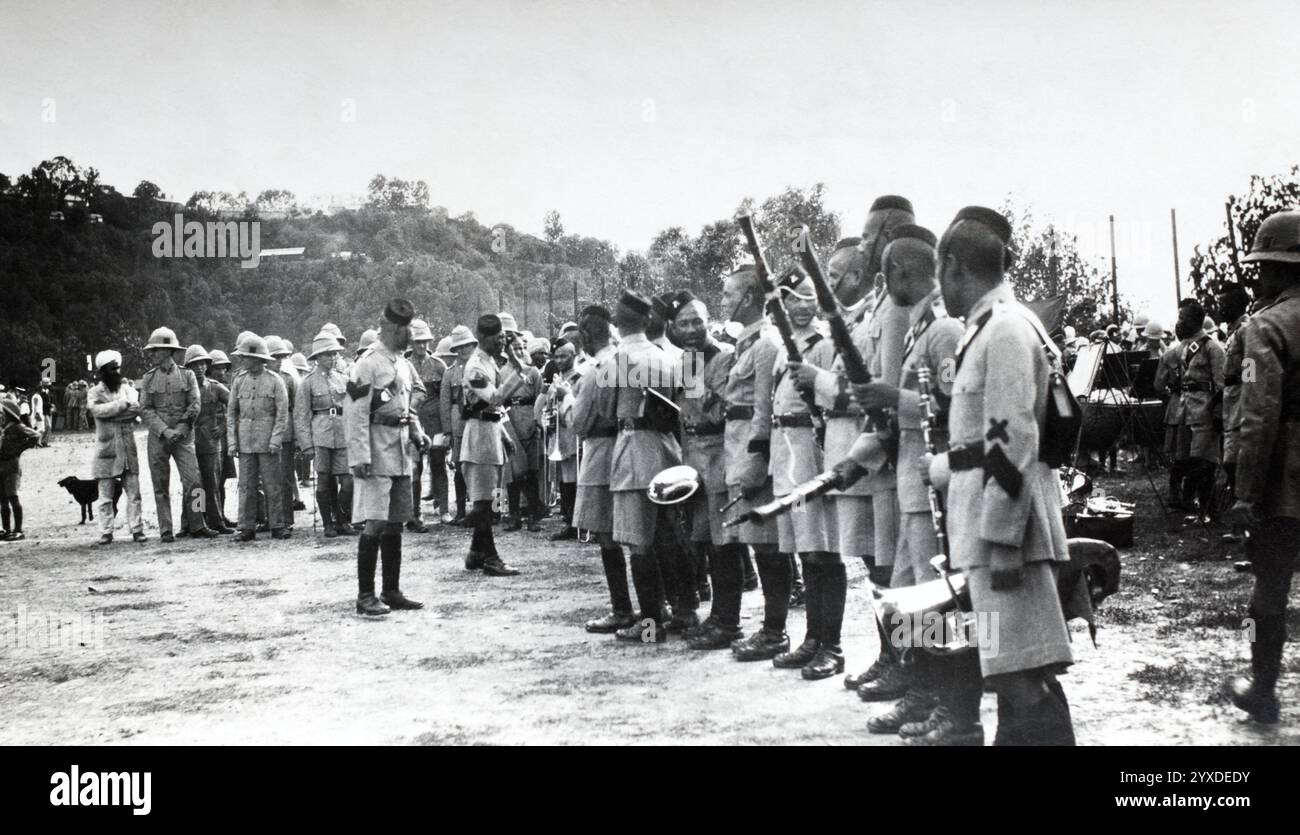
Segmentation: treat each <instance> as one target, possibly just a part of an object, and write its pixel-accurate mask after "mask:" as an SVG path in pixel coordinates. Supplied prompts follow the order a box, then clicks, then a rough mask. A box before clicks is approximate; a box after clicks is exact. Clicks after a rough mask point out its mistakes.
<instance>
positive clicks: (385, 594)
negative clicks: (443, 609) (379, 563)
mask: <svg viewBox="0 0 1300 835" xmlns="http://www.w3.org/2000/svg"><path fill="white" fill-rule="evenodd" d="M379 554H380V557H381V558H382V560H383V577H384V590H383V591H382V592H381V593H380V595H379V599H380V600H382V601H383V602H384V604H385V605H387V606H388V607H389V608H390V609H423V608H424V604H423V603H420V602H418V601H415V600H411V599H410V598H408V597H407V596H406V595H404V594H402V588H401V583H400V580H401V578H402V534H401V531H400V530H398V531H384V533H383V535H382V536H380V537H379Z"/></svg>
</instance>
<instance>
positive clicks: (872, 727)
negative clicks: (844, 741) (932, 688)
mask: <svg viewBox="0 0 1300 835" xmlns="http://www.w3.org/2000/svg"><path fill="white" fill-rule="evenodd" d="M937 704H938V702H937V700H936V699H935V698H934V697H933V696H931V695H930V694H929V693H923V692H921V691H920V690H918V689H916V688H915V687H913V688H910V689H909V690H908V691H907V692H906V693H904V694H903V698H902V699H899V701H898V703H897V704H895V705H894V706H893V707H892V708H890V710H889V712H887V713H882V714H881V715H879V716H873V717H871V718H870V719H868V720H867V730H868V731H869V732H870V733H873V734H895V733H896V734H901V732H902V728H903V726H904V725H907V724H909V723H915V724H920V723H928V720H929V719H930V714H931V713H933V712H934V709H935V706H936V705H937ZM933 727H934V726H933V724H927V727H926V728H925V730H924V731H923V732H922V733H920V734H916V733H913V734H909V736H924V735H925V734H926V733H929V732H930V730H932V729H933Z"/></svg>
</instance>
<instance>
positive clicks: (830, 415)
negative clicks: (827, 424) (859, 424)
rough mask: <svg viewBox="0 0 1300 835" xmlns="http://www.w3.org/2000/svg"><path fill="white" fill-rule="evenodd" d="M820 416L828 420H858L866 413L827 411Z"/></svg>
mask: <svg viewBox="0 0 1300 835" xmlns="http://www.w3.org/2000/svg"><path fill="white" fill-rule="evenodd" d="M822 415H823V416H824V417H825V418H826V419H827V420H830V419H832V418H860V417H866V416H867V413H866V412H864V411H862V410H861V409H827V410H826V411H825V412H823V413H822Z"/></svg>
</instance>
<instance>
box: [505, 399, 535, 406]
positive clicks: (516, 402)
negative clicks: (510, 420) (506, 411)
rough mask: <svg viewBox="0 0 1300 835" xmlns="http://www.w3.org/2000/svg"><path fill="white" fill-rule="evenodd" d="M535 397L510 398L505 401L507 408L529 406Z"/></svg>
mask: <svg viewBox="0 0 1300 835" xmlns="http://www.w3.org/2000/svg"><path fill="white" fill-rule="evenodd" d="M536 399H537V398H536V397H526V398H525V397H512V398H510V399H509V400H507V401H506V405H507V406H531V405H533V401H534V400H536Z"/></svg>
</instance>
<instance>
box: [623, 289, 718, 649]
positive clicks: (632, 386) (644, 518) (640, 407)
mask: <svg viewBox="0 0 1300 835" xmlns="http://www.w3.org/2000/svg"><path fill="white" fill-rule="evenodd" d="M650 317H651V303H650V300H649V299H647V298H645V297H644V296H641V295H639V294H637V293H634V292H632V291H630V290H625V291H624V292H623V295H622V296H621V297H620V298H619V301H618V305H617V306H616V308H615V310H614V326H615V327H617V328H618V333H619V338H620V342H619V346H618V349H617V351H616V352H615V355H614V359H613V360H612V362H613V365H614V370H615V373H616V380H615V383H616V385H615V388H614V391H615V397H616V404H615V414H616V415H617V416H618V427H619V430H618V436H617V437H616V438H615V439H614V450H613V453H612V455H611V458H610V481H609V489H610V492H611V493H613V495H614V539H615V541H617V542H619V543H621V544H622V545H623V546H624V547H626V548H627V549H628V550H629V551H630V552H631V554H632V560H631V562H632V584H633V586H634V587H635V589H636V595H637V603H638V604H639V606H640V610H641V613H640V622H639V623H636V624H633V625H632V626H629V627H627V628H625V629H621V630H619V631H618V632H616V633H614V634H615V636H616V637H618V638H619V639H620V640H626V641H644V642H647V643H662V642H664V641H666V640H667V639H668V617H669V616H668V612H667V610H666V609H665V606H664V601H665V599H666V598H667V597H668V596H669V595H670V594H672V590H674V589H676V590H678V591H679V593H678V594H676V595H673V596H674V597H675V599H674V600H672V601H671V602H672V603H674V604H677V605H678V606H679V607H680V606H681V605H682V604H684V603H685V604H688V603H689V601H687V600H685V599H684V598H685V595H683V594H680V589H681V588H682V582H681V580H680V578H681V577H682V573H683V569H685V568H686V566H684V565H683V564H682V563H683V562H685V561H684V560H682V559H680V557H681V556H682V553H681V549H680V548H678V547H677V544H676V542H675V541H674V540H675V534H674V532H673V530H672V527H671V526H672V525H673V524H675V522H676V519H675V514H670V513H668V512H662V511H664V508H663V507H662V506H661V505H657V504H655V503H654V502H652V501H650V498H649V496H648V495H647V493H646V488H648V487H649V486H650V482H651V480H652V479H653V478H654V477H655V475H656V474H658V473H659V472H660V471H662V470H665V469H667V468H668V467H673V466H676V465H678V464H680V463H681V461H682V450H681V446H680V444H679V443H678V441H677V437H676V435H675V434H674V433H675V432H676V430H677V412H676V409H675V408H674V405H675V404H673V397H674V383H675V381H676V379H677V367H676V366H675V365H674V364H673V362H672V360H671V359H670V358H669V357H668V355H667V354H665V353H664V351H663V349H661V348H660V347H658V346H657V345H655V344H654V343H652V342H651V341H650V340H649V339H648V338H647V336H646V327H647V326H648V325H649V323H650ZM608 382H609V381H608V380H599V381H598V383H600V384H605V383H608ZM661 556H662V558H661ZM692 591H693V589H692ZM696 605H697V606H698V605H699V604H698V600H697V601H696ZM692 614H693V613H692ZM680 615H681V612H674V613H673V617H674V618H677V617H678V616H680Z"/></svg>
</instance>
